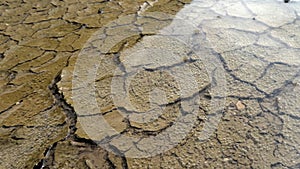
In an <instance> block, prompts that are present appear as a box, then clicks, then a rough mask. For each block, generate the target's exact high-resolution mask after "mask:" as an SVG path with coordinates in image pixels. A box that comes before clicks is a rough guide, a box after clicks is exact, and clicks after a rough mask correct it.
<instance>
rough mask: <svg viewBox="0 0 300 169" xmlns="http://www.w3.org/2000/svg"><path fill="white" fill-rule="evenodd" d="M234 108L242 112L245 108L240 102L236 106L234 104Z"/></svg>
mask: <svg viewBox="0 0 300 169" xmlns="http://www.w3.org/2000/svg"><path fill="white" fill-rule="evenodd" d="M235 106H236V108H237V109H238V110H244V109H245V108H246V106H245V105H244V104H243V103H242V102H241V101H238V102H237V103H236V104H235Z"/></svg>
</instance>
